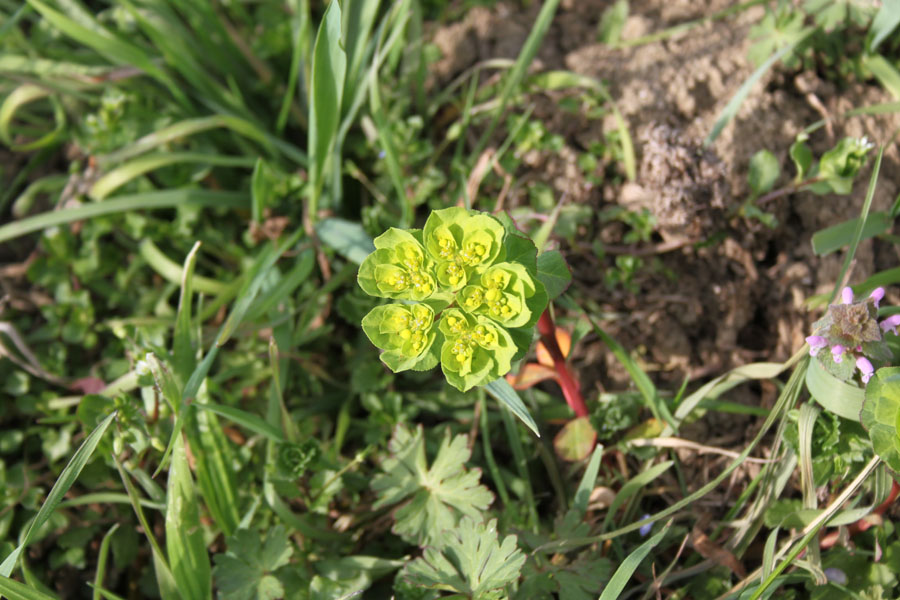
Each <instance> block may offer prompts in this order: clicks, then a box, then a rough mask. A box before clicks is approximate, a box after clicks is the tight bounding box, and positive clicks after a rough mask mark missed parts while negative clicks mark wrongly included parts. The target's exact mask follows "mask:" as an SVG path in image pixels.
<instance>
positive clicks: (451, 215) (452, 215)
mask: <svg viewBox="0 0 900 600" xmlns="http://www.w3.org/2000/svg"><path fill="white" fill-rule="evenodd" d="M505 233H506V232H505V231H504V229H503V225H501V224H500V222H499V221H497V219H495V218H493V217H491V216H490V215H487V214H484V213H479V212H475V211H467V210H466V209H464V208H460V207H453V208H445V209H443V210H436V211H434V212H433V213H431V216H430V217H428V220H427V221H426V222H425V230H424V237H425V248H426V250H427V251H428V255H429V256H430V257H431V258H432V259H433V260H434V261H435V264H436V265H437V268H436V273H437V278H438V281H439V282H440V284H441V285H442V286H443V287H445V288H448V289H450V290H452V291H454V292H455V291H457V290H459V289H461V288H462V287H463V286H464V285H466V282H467V281H468V280H469V278H470V277H472V275H473V274H474V273H480V272H481V271H483V270H484V269H485V268H487V267H488V266H489V265H491V264H493V262H494V261H495V260H497V257H498V256H499V255H500V250H501V248H502V247H503V237H504V235H505Z"/></svg>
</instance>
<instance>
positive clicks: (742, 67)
mask: <svg viewBox="0 0 900 600" xmlns="http://www.w3.org/2000/svg"><path fill="white" fill-rule="evenodd" d="M609 4H610V2H605V1H599V0H581V1H571V2H563V3H562V5H561V7H560V10H559V12H558V13H557V16H556V19H555V20H554V23H553V25H552V27H551V29H550V32H549V33H548V36H547V38H546V39H545V41H544V44H543V46H542V48H541V51H540V53H539V55H538V60H537V61H536V62H537V64H536V65H535V69H537V70H545V69H566V70H570V71H574V72H576V73H579V74H581V75H587V76H590V77H593V78H596V79H599V80H601V81H603V82H604V83H605V84H606V86H607V87H608V89H609V91H610V94H611V96H612V98H614V99H615V102H616V104H617V106H618V108H619V110H620V111H621V113H622V114H623V115H624V117H625V119H626V120H627V122H628V125H629V129H630V132H631V135H632V137H633V138H634V142H635V150H636V153H637V155H638V166H639V169H638V174H637V179H636V181H634V182H628V183H624V184H619V183H616V184H605V185H596V186H595V185H592V184H591V183H590V182H589V181H587V180H586V179H585V175H584V174H583V172H582V169H581V168H579V166H578V165H577V162H576V161H577V159H578V156H579V154H580V153H582V152H584V151H585V150H586V149H587V148H589V147H590V145H591V143H592V142H594V141H596V140H602V139H603V136H604V135H605V134H606V133H607V132H609V131H612V130H614V129H615V123H614V121H613V120H612V119H611V118H609V117H607V118H605V119H591V118H590V117H588V116H587V115H585V114H580V115H578V114H575V115H573V114H572V112H571V111H570V110H564V109H563V108H561V107H560V104H559V101H560V100H561V99H562V98H564V97H566V95H567V94H566V93H563V92H559V93H557V92H552V93H541V94H535V95H533V96H532V97H531V98H529V102H530V103H532V105H533V108H534V112H533V113H532V114H533V115H534V117H536V118H539V119H541V120H542V121H543V122H544V124H545V125H546V126H547V128H548V129H549V130H550V131H551V132H553V133H557V134H559V135H561V136H562V137H563V139H564V140H565V147H564V148H562V150H559V151H554V152H534V153H531V154H530V155H529V156H527V157H525V159H524V160H523V164H524V166H523V172H521V173H516V174H514V175H515V176H516V178H517V180H518V181H519V182H520V183H522V182H525V184H524V185H514V186H513V187H512V189H511V190H510V193H509V196H508V197H507V199H506V206H507V207H514V206H517V205H525V204H527V203H528V196H527V184H528V183H530V182H534V181H540V182H542V183H544V184H546V185H549V186H550V187H551V188H552V189H553V191H554V194H555V197H556V198H562V197H565V198H566V201H567V202H572V203H578V204H582V205H585V206H588V207H590V208H591V209H592V210H591V214H592V217H591V218H590V219H586V220H585V221H584V222H583V223H580V224H579V235H578V236H576V237H575V240H576V241H575V242H574V244H568V245H567V244H565V243H564V244H563V248H562V250H563V252H564V253H565V254H566V256H567V259H568V260H569V262H570V264H571V265H572V267H573V269H574V275H575V283H574V285H576V286H577V287H578V288H579V289H580V291H581V292H582V293H583V294H584V295H585V296H587V297H588V298H591V299H593V300H594V301H595V302H596V303H597V304H598V305H599V307H600V308H601V309H602V310H603V311H604V312H607V313H610V314H615V315H621V317H620V318H618V319H616V320H613V321H609V322H607V323H606V325H605V326H606V327H607V329H608V331H609V332H610V333H611V334H612V335H614V336H615V337H616V338H618V339H619V340H620V341H621V342H622V343H623V344H624V345H625V346H626V347H627V348H629V349H630V350H632V351H633V352H635V353H637V354H638V355H639V356H640V357H641V359H642V360H643V362H644V366H645V368H646V369H647V370H648V371H649V372H651V373H653V375H654V377H656V378H657V380H658V381H659V382H660V383H661V384H663V385H669V386H671V385H673V384H674V385H677V384H678V383H679V382H680V381H681V380H682V379H683V378H684V377H685V376H686V375H687V376H690V377H691V378H700V377H704V376H708V375H713V374H719V373H722V372H723V371H724V370H725V369H728V368H730V367H734V366H737V365H739V364H744V363H747V362H751V361H758V360H771V361H783V360H785V359H786V358H788V357H789V356H790V355H791V354H792V353H793V352H794V351H796V349H798V348H799V347H800V346H801V345H802V344H803V338H804V337H805V335H806V332H807V330H808V326H809V324H810V323H811V322H812V321H813V320H814V318H815V317H816V315H815V314H811V313H810V312H809V311H808V310H807V308H806V307H805V305H804V301H805V299H806V298H808V297H809V296H811V295H813V294H816V293H822V292H826V291H828V290H830V288H831V286H833V285H834V281H835V278H836V277H837V275H838V273H839V270H840V265H841V261H842V259H843V256H842V255H841V254H840V253H836V254H833V255H830V256H826V257H816V256H814V255H813V253H812V248H811V244H810V238H811V236H812V234H813V233H814V232H815V231H818V230H819V229H822V228H824V227H827V226H830V225H834V224H836V223H838V222H840V221H843V220H845V219H849V218H853V217H855V216H857V215H858V213H859V210H860V208H861V207H862V203H863V199H864V197H865V192H866V189H865V188H866V181H867V174H868V172H869V169H870V166H869V167H867V169H866V172H865V173H864V174H863V176H862V177H861V178H860V182H859V183H858V184H857V186H856V188H855V190H854V193H853V194H852V195H851V196H849V197H847V196H843V197H842V196H824V197H823V196H815V195H812V194H808V193H802V194H794V195H791V196H788V197H783V198H780V199H777V200H775V201H773V202H771V203H768V204H766V205H765V206H763V207H762V208H763V209H764V210H766V211H769V212H771V213H772V214H773V215H774V216H775V218H776V219H777V223H778V225H777V226H776V227H775V228H770V227H767V226H765V225H763V224H761V223H760V222H759V221H755V220H749V219H745V218H739V217H735V216H734V211H735V208H736V207H738V206H739V205H740V204H741V203H742V202H743V201H744V199H745V197H746V195H747V192H748V189H747V184H746V179H747V171H748V163H749V161H750V158H751V157H752V156H753V154H754V153H755V152H757V151H758V150H761V149H769V150H771V151H772V152H774V153H775V155H776V156H777V157H778V159H779V160H780V161H781V165H782V177H781V180H780V182H779V183H780V184H784V183H787V182H788V181H789V180H790V178H791V177H792V175H793V166H792V163H791V161H790V158H789V156H788V148H789V147H790V145H791V143H792V142H793V141H794V138H795V136H796V134H797V133H798V132H800V131H801V130H802V129H803V128H805V127H807V126H808V125H810V124H812V123H814V122H816V121H818V120H820V119H822V118H825V117H828V118H830V119H833V120H832V121H831V123H830V124H829V126H828V127H827V128H821V129H819V130H818V131H816V132H815V133H814V134H813V135H812V137H811V139H810V142H809V143H810V146H811V148H812V149H813V152H814V153H815V154H816V156H819V155H820V154H821V153H822V152H824V151H825V150H827V149H829V148H830V147H832V146H833V145H834V144H835V143H836V142H837V141H838V140H840V139H841V138H842V137H844V136H857V137H862V136H868V138H869V139H870V140H873V141H874V142H875V143H876V144H878V143H882V142H887V141H888V140H889V136H890V135H891V134H892V132H894V131H895V130H897V129H898V127H900V116H897V115H879V116H866V117H854V118H852V119H838V118H837V116H838V115H841V114H843V113H844V112H846V111H847V110H849V109H851V108H855V107H860V106H866V105H871V104H876V103H880V102H887V101H891V100H893V99H892V98H891V97H890V96H888V95H887V94H886V93H885V92H884V91H883V90H882V89H881V88H880V87H879V86H878V85H877V84H876V83H870V82H845V83H844V84H843V86H844V87H843V88H841V89H839V88H838V86H837V85H836V84H835V83H832V82H830V81H826V80H823V79H820V78H818V77H817V76H816V75H815V74H813V73H809V72H803V73H800V72H796V73H795V72H790V71H788V70H787V69H785V68H784V67H783V66H780V65H779V66H778V67H776V69H774V70H773V71H771V72H770V73H768V74H767V75H766V76H764V77H763V79H762V81H760V82H759V83H758V84H757V85H756V86H755V88H754V89H753V91H752V92H751V94H750V96H749V97H748V98H747V100H746V101H745V102H744V104H743V106H742V107H741V109H740V111H739V112H738V114H737V117H736V118H735V119H734V120H733V121H732V123H730V124H729V125H728V126H727V127H726V128H725V129H724V130H723V131H722V133H721V135H720V136H719V137H718V139H717V140H716V141H715V143H714V144H713V145H712V146H711V147H710V148H708V149H704V148H703V146H702V141H703V139H704V138H705V137H706V136H707V135H708V133H709V131H710V130H711V129H712V126H713V123H714V122H715V120H716V119H717V117H718V116H719V114H720V113H721V111H722V109H723V108H724V107H725V105H726V104H727V103H728V101H729V100H730V99H731V98H732V97H733V95H734V94H735V93H736V92H737V90H738V88H739V87H740V86H741V85H742V84H743V83H744V81H746V80H747V79H748V78H749V77H750V75H751V74H752V73H753V71H754V66H753V65H752V64H751V62H750V61H749V60H748V59H747V50H748V48H749V47H750V45H751V43H752V41H750V40H748V33H749V29H750V27H751V26H752V25H753V24H755V23H757V22H758V21H759V20H760V18H761V16H762V14H763V9H762V8H761V7H754V8H753V9H749V10H747V11H745V12H743V13H740V14H738V15H735V16H733V17H731V18H729V19H725V20H721V21H717V22H713V23H707V24H704V25H698V26H696V27H694V28H692V29H690V31H688V32H687V33H683V34H680V35H679V36H677V37H674V38H671V39H669V40H665V41H661V42H655V43H650V44H644V45H639V46H635V47H632V48H623V49H615V48H610V47H609V46H608V45H605V44H600V43H597V42H596V41H595V36H596V31H597V25H598V22H599V20H600V17H601V15H602V13H603V10H604V9H605V8H606V7H607V6H608V5H609ZM630 4H631V16H630V17H629V18H628V21H627V23H626V26H625V29H624V33H623V38H624V39H625V40H628V39H635V38H637V37H640V36H642V35H645V34H648V33H652V32H656V31H660V30H663V29H666V28H668V27H671V26H673V25H677V24H679V23H684V22H686V21H690V20H693V19H697V18H701V17H703V16H705V15H708V14H710V13H711V12H713V11H716V10H719V9H722V8H724V7H726V6H729V5H730V2H728V1H727V0H716V1H713V2H706V3H697V2H693V1H691V0H643V1H640V0H639V1H633V2H631V3H630ZM536 5H537V3H535V6H533V7H531V8H529V9H527V10H522V9H519V8H514V7H513V6H511V5H509V4H503V3H501V4H498V5H497V6H496V7H494V8H492V9H487V8H478V9H473V10H471V11H470V12H469V13H468V14H467V15H466V18H465V20H464V21H462V22H460V23H455V24H452V25H449V26H447V27H443V28H441V29H438V30H437V31H435V32H434V36H433V40H434V42H435V43H436V44H437V46H438V47H439V48H440V49H441V51H442V53H443V56H444V59H442V60H441V61H440V62H439V63H437V64H436V65H435V68H434V70H433V72H432V74H431V75H432V78H431V83H432V85H442V84H445V83H446V82H448V81H450V80H452V78H453V77H455V76H457V75H459V74H460V73H461V72H462V71H463V70H465V69H466V68H468V67H471V66H472V65H474V64H476V63H477V62H478V61H481V60H486V59H489V58H514V57H515V56H516V53H517V52H518V50H519V48H520V47H521V45H522V43H523V42H524V40H525V38H526V37H527V35H528V32H529V28H530V27H531V24H532V23H533V22H534V19H535V17H536V15H537V10H538V8H539V7H538V6H536ZM498 143H499V141H498ZM870 163H871V161H870ZM898 166H900V152H898V148H897V145H896V144H894V145H891V146H890V147H888V148H887V150H886V152H885V156H884V162H883V164H882V169H881V177H880V180H879V185H878V189H877V192H876V195H875V199H874V204H873V210H885V209H887V208H889V207H890V205H891V203H892V202H893V201H894V199H895V198H896V197H897V194H898V191H900V175H898V173H900V169H898ZM614 206H622V207H625V208H628V209H630V210H638V211H639V210H641V209H646V210H648V211H649V212H650V213H651V214H652V215H653V216H654V217H655V218H656V220H657V232H656V234H655V236H654V239H653V240H651V241H650V242H648V243H644V244H640V245H637V246H634V245H627V244H625V243H624V242H623V240H622V237H623V235H624V234H625V232H626V228H625V227H624V226H623V225H622V224H621V223H618V222H602V221H601V220H600V219H599V218H598V215H599V214H600V212H601V211H603V210H605V209H609V208H610V207H614ZM597 239H599V240H601V241H602V242H603V243H604V244H605V245H606V248H607V252H606V253H605V254H603V255H600V256H598V255H597V254H596V253H595V252H594V251H593V249H592V244H591V241H593V240H597ZM618 254H637V255H639V256H641V257H642V259H643V260H644V263H645V267H644V268H643V269H641V270H640V272H639V273H638V275H637V276H636V278H635V280H634V285H635V287H636V289H637V291H636V292H635V291H625V290H623V289H621V288H617V289H613V290H610V289H608V288H607V287H606V286H605V285H604V282H603V274H604V272H605V271H606V270H608V269H610V268H613V267H614V265H615V257H616V255H618ZM896 262H897V256H896V251H895V249H894V248H893V247H892V246H889V245H886V244H879V243H878V242H872V241H868V242H864V243H863V244H862V245H861V247H860V249H859V250H858V252H857V260H856V263H855V265H854V268H853V270H852V272H851V278H850V282H851V283H858V282H861V281H863V280H864V279H865V278H866V277H868V276H869V275H871V274H872V273H874V272H875V271H877V270H879V269H883V268H886V267H890V266H895V265H896ZM888 300H890V301H891V302H892V303H900V297H898V295H897V293H896V291H890V290H889V292H888ZM574 361H575V364H576V366H578V367H580V376H581V379H582V382H583V386H585V388H586V389H591V388H592V387H598V388H599V387H603V388H605V389H618V388H621V387H622V386H625V385H627V384H628V380H629V379H628V376H627V373H625V372H624V370H623V369H622V368H621V366H620V365H619V364H618V363H617V361H616V360H615V358H614V357H612V356H611V355H610V354H609V353H607V352H605V351H604V350H603V349H602V348H601V347H600V346H599V342H597V341H596V340H592V339H591V338H590V337H588V338H586V339H585V341H584V342H582V344H581V347H580V348H577V349H576V351H575V354H574ZM756 401H757V402H758V398H757V400H756Z"/></svg>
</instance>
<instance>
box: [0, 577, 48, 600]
mask: <svg viewBox="0 0 900 600" xmlns="http://www.w3.org/2000/svg"><path fill="white" fill-rule="evenodd" d="M0 595H2V596H5V597H7V598H9V600H56V596H48V595H47V594H45V593H44V592H40V591H38V590H36V589H34V588H32V587H28V586H27V585H25V584H24V583H20V582H18V581H16V580H15V579H10V578H8V577H0Z"/></svg>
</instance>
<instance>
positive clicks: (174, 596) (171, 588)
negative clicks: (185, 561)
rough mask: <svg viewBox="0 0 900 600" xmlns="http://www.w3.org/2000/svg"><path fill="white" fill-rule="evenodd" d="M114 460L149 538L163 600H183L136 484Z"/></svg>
mask: <svg viewBox="0 0 900 600" xmlns="http://www.w3.org/2000/svg"><path fill="white" fill-rule="evenodd" d="M112 459H113V462H114V463H115V465H116V469H117V470H118V471H119V477H120V478H121V479H122V483H123V484H124V485H125V491H126V492H127V493H128V497H129V499H130V500H131V507H132V508H133V509H134V514H135V516H137V519H138V523H140V524H141V528H142V529H143V530H144V536H145V537H146V538H147V541H149V542H150V550H151V554H152V555H153V569H154V573H155V575H156V583H157V585H158V586H159V593H160V596H161V597H162V599H163V600H182V598H181V595H180V594H179V593H178V588H177V587H176V585H175V578H174V577H173V575H172V570H171V569H170V568H169V563H168V561H167V560H166V555H165V553H164V552H163V550H162V547H161V546H160V545H159V542H158V541H157V539H156V536H154V535H153V528H152V527H151V526H150V523H149V521H147V516H146V515H145V514H144V509H143V505H142V503H141V500H142V499H141V497H140V494H138V491H137V489H136V488H135V487H134V483H133V482H132V481H131V477H129V475H128V473H126V471H125V467H124V466H123V465H122V463H121V462H119V459H118V458H117V457H116V456H115V455H113V457H112Z"/></svg>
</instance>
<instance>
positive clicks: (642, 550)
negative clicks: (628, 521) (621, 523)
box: [600, 521, 672, 600]
mask: <svg viewBox="0 0 900 600" xmlns="http://www.w3.org/2000/svg"><path fill="white" fill-rule="evenodd" d="M671 525H672V522H671V521H669V522H668V523H666V524H665V525H664V526H663V528H662V529H660V530H659V531H658V532H656V534H655V535H654V536H653V537H651V538H650V539H649V540H647V541H646V542H644V543H643V544H641V545H640V546H638V547H637V548H636V549H635V550H634V552H632V553H631V554H629V555H628V556H627V557H626V558H625V560H623V561H622V564H620V565H619V568H617V569H616V572H615V573H613V576H612V578H611V579H610V580H609V583H607V584H606V587H604V588H603V593H602V594H600V600H615V599H616V598H618V597H619V595H620V594H621V593H622V591H623V590H624V589H625V586H626V585H628V580H629V579H631V576H632V575H634V572H635V571H636V570H637V568H638V567H639V566H640V564H641V563H642V562H643V561H644V559H645V558H647V555H648V554H650V551H651V550H653V549H654V548H656V546H657V545H659V543H660V542H661V541H662V539H663V538H664V537H665V535H666V533H667V532H668V531H669V527H671Z"/></svg>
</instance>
